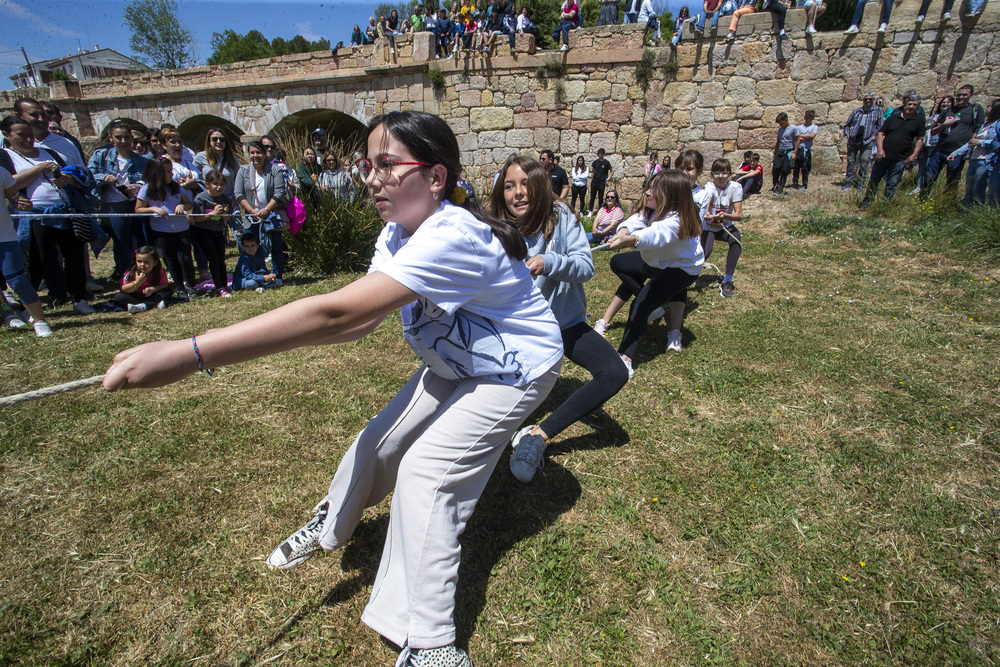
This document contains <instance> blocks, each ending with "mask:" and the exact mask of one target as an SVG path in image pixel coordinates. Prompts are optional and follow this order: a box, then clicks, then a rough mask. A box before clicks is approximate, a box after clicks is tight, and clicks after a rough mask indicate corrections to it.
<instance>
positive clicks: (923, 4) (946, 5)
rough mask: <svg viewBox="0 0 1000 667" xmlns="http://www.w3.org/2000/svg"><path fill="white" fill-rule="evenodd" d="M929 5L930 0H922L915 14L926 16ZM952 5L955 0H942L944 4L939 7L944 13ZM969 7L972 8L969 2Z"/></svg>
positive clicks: (949, 9) (948, 10)
mask: <svg viewBox="0 0 1000 667" xmlns="http://www.w3.org/2000/svg"><path fill="white" fill-rule="evenodd" d="M983 2H985V0H983ZM979 4H980V6H982V2H980V3H979ZM930 6H931V0H924V1H923V2H921V3H920V11H919V12H917V14H919V15H920V16H926V15H927V10H928V9H930ZM954 6H955V0H944V6H943V7H941V13H942V14H944V13H945V12H950V11H951V8H952V7H954ZM969 8H970V9H971V8H972V3H971V2H970V3H969Z"/></svg>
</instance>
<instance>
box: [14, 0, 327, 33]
mask: <svg viewBox="0 0 1000 667" xmlns="http://www.w3.org/2000/svg"><path fill="white" fill-rule="evenodd" d="M2 1H3V0H0V2H2ZM293 25H294V26H295V31H296V32H297V33H299V34H300V35H302V36H303V37H305V38H306V39H308V40H309V41H310V42H315V41H316V40H318V39H322V38H323V35H317V34H316V33H315V32H313V24H312V23H309V22H308V21H307V22H305V23H295V24H293Z"/></svg>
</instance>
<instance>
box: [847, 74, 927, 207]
mask: <svg viewBox="0 0 1000 667" xmlns="http://www.w3.org/2000/svg"><path fill="white" fill-rule="evenodd" d="M918 106H920V96H919V95H917V94H916V93H914V94H912V95H910V96H909V97H908V98H907V99H906V101H905V103H904V104H903V110H902V112H901V113H895V114H893V115H892V116H890V117H889V120H887V121H885V122H884V123H882V128H881V129H880V130H879V131H878V134H876V135H875V163H874V165H873V166H872V177H871V179H870V180H869V181H868V189H866V190H865V198H864V199H863V200H861V209H862V210H864V209H866V208H868V207H869V206H870V205H871V203H872V199H874V198H875V193H876V191H877V190H878V186H879V183H881V182H882V179H885V198H886V199H892V196H893V194H895V192H896V186H897V185H899V179H900V178H902V177H903V170H904V169H905V168H906V167H908V166H909V165H911V164H913V163H914V162H916V160H917V156H918V155H920V149H921V148H922V147H923V145H924V131H925V130H926V127H925V125H924V121H923V119H922V118H921V117H920V116H918V115H917V107H918Z"/></svg>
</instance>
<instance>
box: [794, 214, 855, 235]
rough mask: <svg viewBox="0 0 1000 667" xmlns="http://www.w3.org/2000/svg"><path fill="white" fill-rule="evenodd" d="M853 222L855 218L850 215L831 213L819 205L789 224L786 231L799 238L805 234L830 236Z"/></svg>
mask: <svg viewBox="0 0 1000 667" xmlns="http://www.w3.org/2000/svg"><path fill="white" fill-rule="evenodd" d="M855 222H857V220H856V219H855V218H852V217H851V216H848V215H833V214H830V213H827V212H826V211H824V210H823V209H822V208H820V207H819V206H812V207H810V208H808V209H806V211H805V213H803V214H802V217H800V218H799V219H798V220H796V221H795V222H793V223H792V224H791V226H790V228H789V230H788V233H789V235H790V236H793V237H795V238H799V239H800V238H804V237H806V236H832V235H833V234H835V233H837V232H839V231H841V230H843V229H844V228H846V227H847V226H848V225H850V224H852V223H855Z"/></svg>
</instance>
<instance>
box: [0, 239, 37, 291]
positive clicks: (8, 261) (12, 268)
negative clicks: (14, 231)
mask: <svg viewBox="0 0 1000 667" xmlns="http://www.w3.org/2000/svg"><path fill="white" fill-rule="evenodd" d="M0 272H2V273H3V279H4V280H6V281H7V286H8V287H10V288H11V289H12V290H14V294H17V298H19V299H20V300H21V303H22V304H28V303H35V302H37V301H38V292H36V291H35V288H34V287H32V286H31V281H30V280H28V274H27V273H25V270H24V254H23V253H22V252H21V245H20V244H19V243H18V242H17V241H7V242H5V243H0ZM2 298H3V297H0V299H2Z"/></svg>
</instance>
